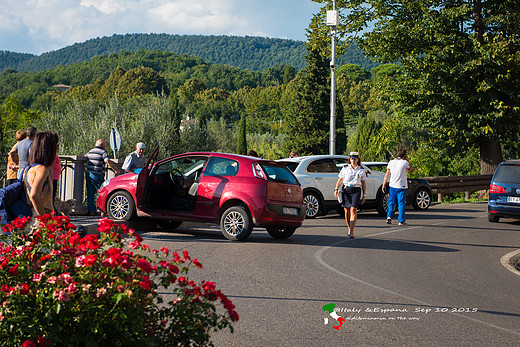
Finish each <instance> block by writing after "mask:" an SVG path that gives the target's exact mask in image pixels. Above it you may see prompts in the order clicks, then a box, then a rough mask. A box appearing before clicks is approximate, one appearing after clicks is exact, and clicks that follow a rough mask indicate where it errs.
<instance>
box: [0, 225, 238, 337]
mask: <svg viewBox="0 0 520 347" xmlns="http://www.w3.org/2000/svg"><path fill="white" fill-rule="evenodd" d="M31 224H32V222H31V220H30V219H29V218H27V219H17V220H15V221H14V222H13V223H11V224H9V225H7V226H5V227H4V229H3V230H4V232H5V233H6V235H2V236H0V239H1V240H0V241H1V243H0V286H1V287H0V304H1V305H0V345H1V346H159V345H161V346H164V345H167V346H171V345H211V339H210V334H211V333H212V332H214V331H217V330H220V329H224V328H229V329H230V330H231V332H233V326H232V324H233V322H236V321H238V314H237V313H236V311H235V306H234V305H233V304H232V303H231V301H230V300H229V299H228V298H227V297H226V296H225V295H224V294H223V293H222V292H221V291H220V290H217V289H216V286H215V283H212V282H209V281H206V282H202V283H201V284H200V285H197V284H196V283H195V282H194V281H192V280H189V279H188V278H187V277H186V276H187V273H188V271H189V270H190V269H193V268H202V265H201V264H200V262H199V261H198V260H197V259H192V258H191V257H190V255H189V254H188V252H187V251H184V252H183V254H182V256H181V255H179V254H178V253H177V252H171V251H170V250H169V249H167V248H162V249H160V250H151V249H150V247H149V246H148V245H145V244H143V243H142V241H143V239H142V238H141V237H140V235H138V234H137V233H135V232H134V231H133V230H131V229H129V228H127V227H126V226H125V225H122V224H116V223H114V222H113V221H112V220H109V219H106V218H104V219H101V220H100V221H99V227H98V231H99V234H100V235H99V236H98V235H86V236H84V237H81V236H80V235H79V234H78V233H76V232H75V229H76V227H75V226H74V225H73V224H71V223H70V219H69V218H68V217H64V216H59V217H58V216H54V215H45V216H42V217H37V226H36V227H35V226H32V227H31ZM9 234H10V235H9ZM159 288H160V289H161V291H162V293H166V294H171V295H172V297H173V300H172V301H170V302H163V298H162V296H161V295H160V294H159V293H158V289H159ZM163 288H164V289H163Z"/></svg>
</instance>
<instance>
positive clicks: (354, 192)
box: [334, 152, 367, 239]
mask: <svg viewBox="0 0 520 347" xmlns="http://www.w3.org/2000/svg"><path fill="white" fill-rule="evenodd" d="M338 176H339V178H338V181H337V182H336V188H335V189H334V196H335V197H336V198H337V197H338V194H340V195H341V198H340V201H341V206H342V207H343V208H344V209H345V221H346V222H347V235H348V237H349V238H350V239H353V238H354V228H355V226H356V222H357V210H358V208H359V206H360V205H361V204H364V203H365V196H366V183H365V181H366V178H367V176H366V173H365V170H364V169H363V168H362V167H361V160H360V159H359V153H358V152H350V162H349V163H348V164H346V165H345V166H343V168H342V169H341V171H340V172H339V175H338Z"/></svg>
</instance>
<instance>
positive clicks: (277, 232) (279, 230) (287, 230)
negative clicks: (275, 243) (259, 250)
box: [265, 226, 296, 239]
mask: <svg viewBox="0 0 520 347" xmlns="http://www.w3.org/2000/svg"><path fill="white" fill-rule="evenodd" d="M265 229H266V230H267V233H268V234H269V235H271V236H272V237H273V238H275V239H286V238H288V237H291V236H292V234H294V232H295V231H296V227H280V226H268V227H266V228H265Z"/></svg>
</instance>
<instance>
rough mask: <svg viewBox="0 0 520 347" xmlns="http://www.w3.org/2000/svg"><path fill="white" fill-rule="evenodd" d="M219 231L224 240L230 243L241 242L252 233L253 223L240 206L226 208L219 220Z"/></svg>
mask: <svg viewBox="0 0 520 347" xmlns="http://www.w3.org/2000/svg"><path fill="white" fill-rule="evenodd" d="M220 230H221V232H222V235H224V237H225V238H227V239H228V240H232V241H243V240H245V239H247V238H248V237H249V235H251V231H253V221H252V220H251V217H250V216H249V213H248V212H247V211H246V209H245V208H243V207H242V206H233V207H230V208H228V209H227V210H226V211H224V213H223V214H222V217H221V218H220Z"/></svg>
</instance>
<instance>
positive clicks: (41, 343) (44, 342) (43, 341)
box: [38, 335, 51, 347]
mask: <svg viewBox="0 0 520 347" xmlns="http://www.w3.org/2000/svg"><path fill="white" fill-rule="evenodd" d="M50 345H51V343H50V342H49V340H47V339H46V338H45V337H43V336H41V335H40V336H38V346H42V347H48V346H50Z"/></svg>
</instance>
